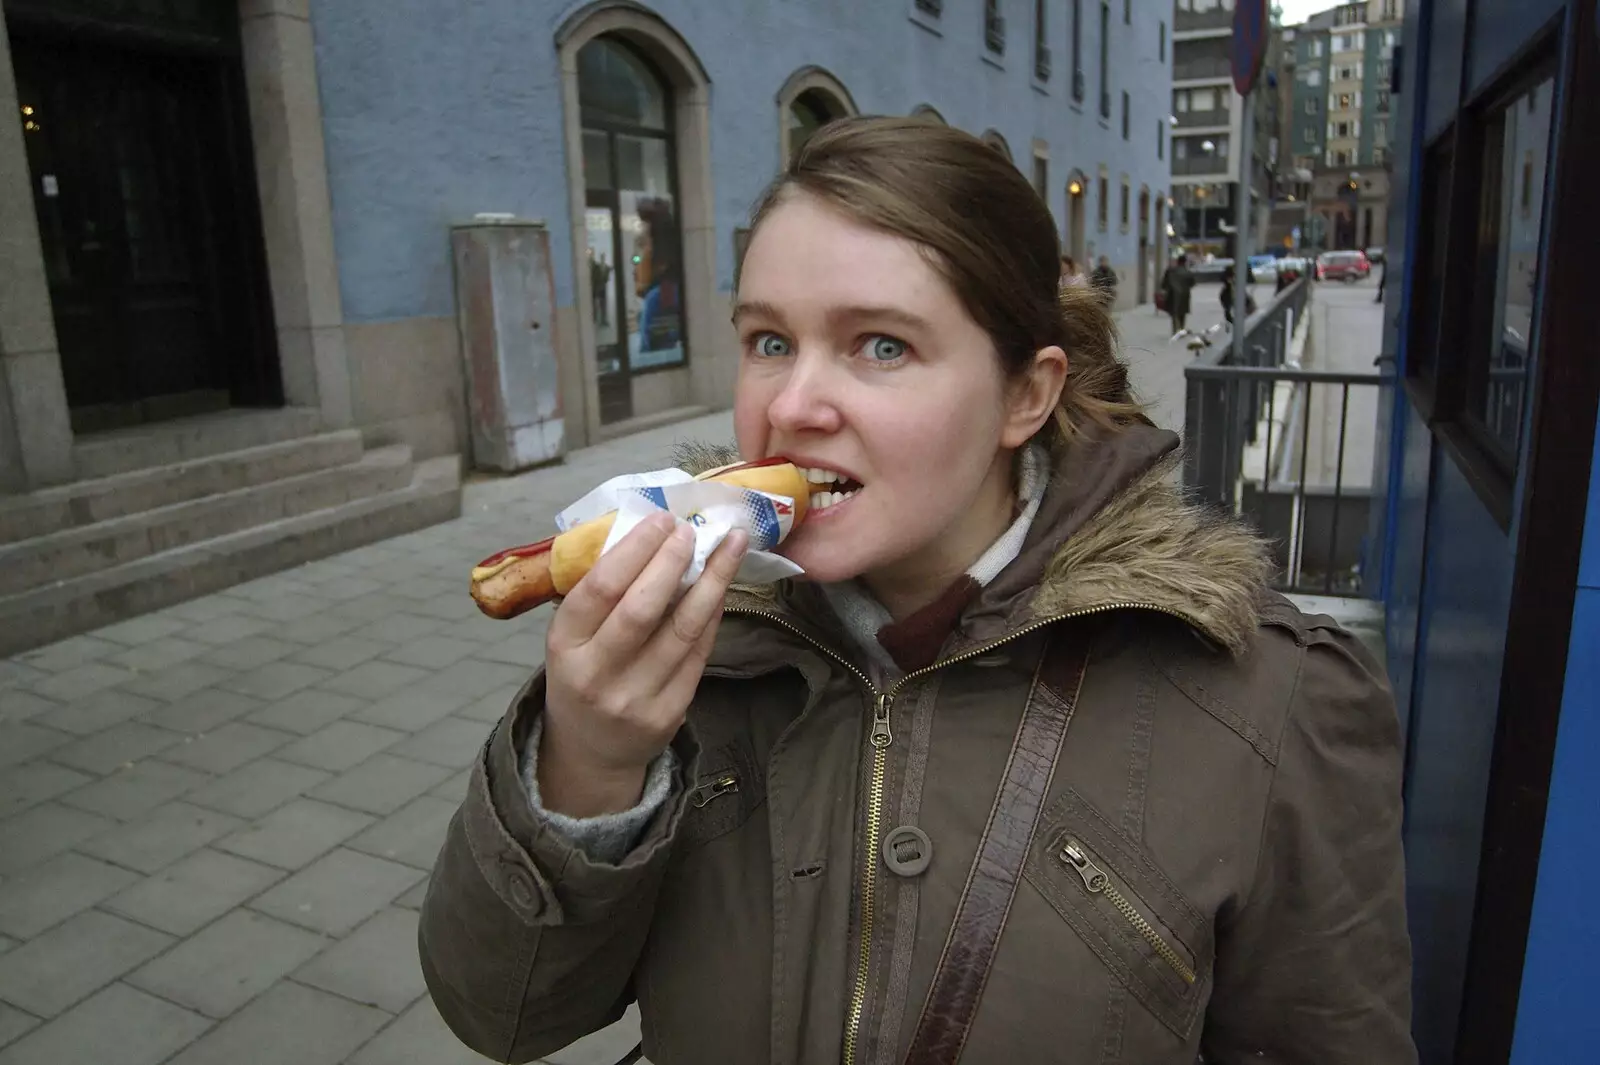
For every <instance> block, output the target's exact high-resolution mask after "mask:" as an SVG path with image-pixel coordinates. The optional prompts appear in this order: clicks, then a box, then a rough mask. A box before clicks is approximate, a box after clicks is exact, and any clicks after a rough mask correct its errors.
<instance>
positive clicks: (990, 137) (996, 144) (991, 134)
mask: <svg viewBox="0 0 1600 1065" xmlns="http://www.w3.org/2000/svg"><path fill="white" fill-rule="evenodd" d="M981 139H982V140H983V143H985V144H987V145H988V146H989V147H991V148H993V149H994V150H995V151H997V152H999V153H1000V154H1001V155H1003V156H1005V157H1006V159H1007V160H1010V159H1011V145H1009V144H1007V143H1006V139H1005V138H1004V137H1002V136H1001V135H1000V133H999V131H998V130H992V129H988V130H984V132H983V137H982V138H981Z"/></svg>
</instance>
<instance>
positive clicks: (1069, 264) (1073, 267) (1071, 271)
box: [1061, 255, 1084, 288]
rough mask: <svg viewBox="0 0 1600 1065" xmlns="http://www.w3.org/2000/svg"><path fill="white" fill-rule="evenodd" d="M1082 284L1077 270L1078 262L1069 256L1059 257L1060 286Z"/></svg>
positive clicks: (1081, 277)
mask: <svg viewBox="0 0 1600 1065" xmlns="http://www.w3.org/2000/svg"><path fill="white" fill-rule="evenodd" d="M1083 282H1084V277H1083V274H1082V273H1081V272H1080V271H1079V270H1078V260H1076V259H1074V258H1073V257H1072V256H1070V255H1063V256H1061V285H1062V287H1063V288H1065V287H1066V286H1067V285H1078V284H1082V283H1083Z"/></svg>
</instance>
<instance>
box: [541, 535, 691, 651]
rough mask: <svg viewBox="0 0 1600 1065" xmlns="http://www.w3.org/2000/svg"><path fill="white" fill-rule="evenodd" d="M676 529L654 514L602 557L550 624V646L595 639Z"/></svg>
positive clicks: (564, 601) (557, 610)
mask: <svg viewBox="0 0 1600 1065" xmlns="http://www.w3.org/2000/svg"><path fill="white" fill-rule="evenodd" d="M673 525H674V522H673V520H672V516H671V515H670V514H666V513H664V512H663V513H661V514H652V515H651V516H650V517H648V518H646V519H645V520H644V521H642V522H640V523H639V524H638V525H636V526H635V527H634V528H632V529H630V530H629V531H628V534H627V535H626V536H624V537H623V538H622V539H621V540H619V541H618V542H617V545H616V546H615V547H613V548H612V549H611V550H610V551H607V552H606V553H605V554H603V555H601V556H600V558H599V560H598V561H597V562H596V563H595V564H594V568H593V569H591V570H590V571H589V572H588V573H586V574H585V575H584V577H583V579H582V580H580V581H579V582H578V583H577V584H576V585H575V586H574V587H573V589H572V591H571V592H570V593H569V594H568V595H567V597H566V599H565V600H563V601H562V603H561V605H560V606H559V607H558V608H556V613H555V617H554V618H552V619H551V621H550V637H549V642H550V643H551V644H552V645H554V646H557V647H563V648H570V647H577V646H580V645H582V644H584V643H587V642H588V641H589V640H591V639H593V638H594V635H595V634H596V633H597V632H599V631H600V627H601V626H602V625H604V624H605V622H606V619H607V618H609V617H610V616H611V613H612V611H614V610H615V609H616V608H617V604H618V603H620V602H622V599H623V597H624V596H625V595H627V593H628V589H630V588H632V587H633V584H634V582H635V581H636V580H638V579H639V575H640V574H642V573H643V572H644V571H645V567H647V566H648V565H649V564H650V563H651V561H652V560H653V559H654V558H655V557H656V555H657V554H659V553H660V551H661V548H662V547H663V546H664V545H665V544H666V543H667V539H668V537H670V536H671V535H672V531H673Z"/></svg>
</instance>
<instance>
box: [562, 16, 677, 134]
mask: <svg viewBox="0 0 1600 1065" xmlns="http://www.w3.org/2000/svg"><path fill="white" fill-rule="evenodd" d="M578 106H579V110H580V112H581V113H582V117H583V122H584V124H585V125H588V124H590V123H594V122H614V123H621V124H623V125H629V126H643V127H644V128H646V129H659V130H665V129H666V128H667V87H666V85H665V84H664V83H663V82H662V81H661V79H660V78H659V77H657V76H656V74H655V72H654V71H653V70H651V69H650V68H649V66H647V65H646V64H645V62H644V60H642V59H640V58H639V57H638V56H636V55H634V54H633V53H632V52H631V51H629V50H628V49H627V48H626V47H625V46H623V45H621V44H619V43H617V42H615V41H610V40H607V39H606V38H604V37H600V38H597V39H596V40H593V41H590V42H589V43H588V44H586V45H584V46H583V48H582V49H580V50H579V51H578Z"/></svg>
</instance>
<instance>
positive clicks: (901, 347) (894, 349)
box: [866, 336, 906, 362]
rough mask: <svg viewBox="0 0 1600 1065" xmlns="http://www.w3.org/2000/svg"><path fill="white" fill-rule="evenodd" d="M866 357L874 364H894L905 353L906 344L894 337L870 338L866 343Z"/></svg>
mask: <svg viewBox="0 0 1600 1065" xmlns="http://www.w3.org/2000/svg"><path fill="white" fill-rule="evenodd" d="M866 353H867V357H868V358H870V359H872V360H873V361H874V362H894V361H895V360H896V359H898V358H901V357H902V356H904V355H905V353H906V342H905V341H904V340H896V339H895V338H894V337H886V336H871V337H868V338H867V343H866Z"/></svg>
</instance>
